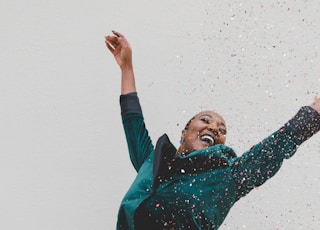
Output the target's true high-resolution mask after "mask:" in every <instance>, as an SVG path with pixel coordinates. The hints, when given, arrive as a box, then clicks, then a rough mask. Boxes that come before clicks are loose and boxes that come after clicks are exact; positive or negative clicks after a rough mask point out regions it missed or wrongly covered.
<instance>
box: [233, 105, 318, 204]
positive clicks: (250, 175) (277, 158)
mask: <svg viewBox="0 0 320 230" xmlns="http://www.w3.org/2000/svg"><path fill="white" fill-rule="evenodd" d="M319 130H320V115H319V113H318V112H317V111H315V110H313V109H312V108H311V107H309V106H305V107H302V108H301V109H300V110H299V111H298V113H297V114H296V115H295V116H294V117H293V118H292V119H291V120H289V121H288V122H287V123H286V124H285V125H284V126H283V127H282V128H280V129H279V130H278V131H276V132H274V133H273V134H272V135H270V136H269V137H267V138H266V139H264V140H263V141H261V142H260V143H259V144H257V145H255V146H253V147H252V148H251V149H250V150H249V151H247V152H245V153H244V154H243V155H242V156H241V157H238V158H236V159H235V160H234V163H233V165H232V173H233V178H234V180H235V184H236V186H237V188H236V190H237V191H238V196H237V199H239V198H241V197H243V196H245V195H246V194H247V193H249V192H250V191H251V190H252V189H253V188H254V187H257V186H260V185H262V184H263V183H264V182H266V181H267V180H268V179H269V178H271V177H272V176H274V175H275V174H276V172H277V171H278V170H279V169H280V167H281V165H282V162H283V160H284V159H288V158H290V157H291V156H293V154H294V153H295V152H296V150H297V148H298V147H299V145H301V144H302V143H303V142H304V141H306V140H307V139H308V138H310V137H311V136H312V135H314V134H315V133H317V132H318V131H319Z"/></svg>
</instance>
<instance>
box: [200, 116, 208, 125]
mask: <svg viewBox="0 0 320 230" xmlns="http://www.w3.org/2000/svg"><path fill="white" fill-rule="evenodd" d="M200 120H201V121H203V122H204V123H206V124H209V120H208V119H207V118H205V117H202V118H200Z"/></svg>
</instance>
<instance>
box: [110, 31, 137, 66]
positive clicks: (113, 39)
mask: <svg viewBox="0 0 320 230" xmlns="http://www.w3.org/2000/svg"><path fill="white" fill-rule="evenodd" d="M112 33H113V35H112V36H106V37H105V39H106V40H105V42H106V46H107V48H108V49H109V50H110V52H111V53H112V54H113V56H114V58H115V59H116V61H117V63H118V65H119V66H120V68H121V70H125V69H128V68H132V50H131V46H130V44H129V42H128V41H127V39H126V38H125V37H124V36H123V35H122V34H121V33H119V32H116V31H112Z"/></svg>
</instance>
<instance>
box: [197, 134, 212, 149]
mask: <svg viewBox="0 0 320 230" xmlns="http://www.w3.org/2000/svg"><path fill="white" fill-rule="evenodd" d="M200 140H201V141H203V142H205V143H206V144H207V145H208V146H212V145H214V138H213V137H212V136H211V135H209V134H204V135H202V136H201V137H200Z"/></svg>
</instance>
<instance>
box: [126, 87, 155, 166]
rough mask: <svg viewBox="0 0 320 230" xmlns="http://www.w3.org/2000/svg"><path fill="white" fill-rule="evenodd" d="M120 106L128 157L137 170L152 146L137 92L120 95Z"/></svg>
mask: <svg viewBox="0 0 320 230" xmlns="http://www.w3.org/2000/svg"><path fill="white" fill-rule="evenodd" d="M120 107H121V116H122V124H123V128H124V131H125V135H126V140H127V145H128V149H129V154H130V159H131V162H132V164H133V166H134V168H135V170H136V171H137V172H138V171H139V169H140V167H141V165H142V164H143V162H144V161H145V159H146V158H147V157H148V155H149V154H150V153H151V152H152V151H153V149H154V146H153V144H152V142H151V138H150V136H149V134H148V131H147V129H146V127H145V123H144V118H143V114H142V110H141V106H140V103H139V98H138V95H137V93H129V94H125V95H121V96H120Z"/></svg>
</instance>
